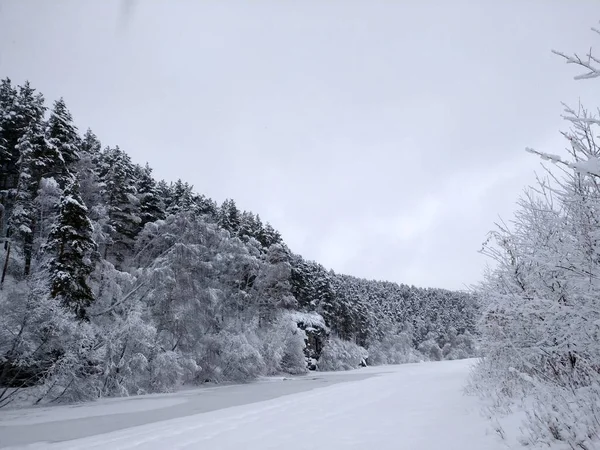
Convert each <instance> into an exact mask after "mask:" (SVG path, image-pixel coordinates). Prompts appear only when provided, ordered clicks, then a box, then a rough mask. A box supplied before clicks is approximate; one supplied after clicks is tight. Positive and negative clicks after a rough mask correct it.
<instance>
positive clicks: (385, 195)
mask: <svg viewBox="0 0 600 450" xmlns="http://www.w3.org/2000/svg"><path fill="white" fill-rule="evenodd" d="M596 12H597V6H596V5H595V3H594V2H591V1H590V2H576V3H575V2H559V1H542V0H537V1H530V2H522V1H517V0H513V1H507V2H492V1H481V2H471V1H463V2H444V1H441V0H440V1H429V2H427V1H426V2H420V1H419V2H417V1H414V2H387V1H369V2H364V1H363V2H358V1H343V2H342V1H332V2H317V1H304V2H276V1H260V2H246V3H242V2H239V3H233V2H217V1H213V2H210V1H205V2H197V3H194V2H170V1H166V0H165V1H153V2H121V1H116V0H114V1H102V2H100V1H97V2H81V1H76V0H72V1H66V0H65V1H61V2H47V1H42V0H39V1H33V0H28V1H18V0H4V1H3V2H2V9H0V76H9V77H11V78H13V80H14V81H15V82H22V81H23V80H24V79H26V78H27V79H30V80H31V82H32V83H33V84H34V85H35V86H36V87H38V88H39V89H40V90H41V91H42V92H44V93H45V94H46V95H47V96H48V97H49V99H54V98H57V97H59V96H64V97H65V99H66V101H67V103H68V105H69V107H70V108H71V110H72V112H73V114H74V116H75V117H76V121H77V123H78V124H79V125H80V127H82V128H85V127H87V126H90V127H92V128H93V129H94V131H95V132H96V133H97V134H98V135H99V136H100V137H101V138H102V139H103V142H104V144H107V145H115V144H119V145H120V146H121V147H122V148H123V149H125V150H126V151H127V152H129V153H130V154H131V155H132V157H133V159H134V160H135V161H138V162H144V161H148V162H150V164H151V165H152V166H153V167H154V168H155V173H156V175H157V176H158V177H161V178H165V179H168V180H174V179H176V178H178V177H181V178H182V179H184V180H187V181H189V182H190V183H192V184H194V185H195V187H196V188H197V189H198V190H199V191H200V192H202V193H205V194H207V195H209V196H211V197H213V198H215V199H216V200H218V201H222V200H223V199H225V198H227V197H232V198H234V199H236V201H237V202H238V205H239V206H240V207H241V208H243V209H250V210H253V211H255V212H258V213H259V214H260V215H261V216H262V217H263V218H264V219H266V220H269V221H271V222H272V223H273V225H274V226H275V227H276V228H278V229H279V230H280V231H281V232H282V233H283V235H284V237H285V238H286V240H287V241H288V243H289V244H290V246H291V247H292V249H294V250H295V251H297V252H299V253H301V254H303V255H304V256H305V257H307V258H310V259H316V260H318V261H320V262H322V263H323V264H324V265H326V266H328V267H331V268H333V269H335V270H336V271H342V272H347V273H351V274H354V275H358V276H366V277H373V278H378V279H390V280H394V281H399V282H405V283H409V284H417V285H427V286H440V287H449V288H457V287H462V286H464V285H465V284H468V283H473V282H475V281H476V280H477V279H478V278H479V277H480V275H481V271H482V267H483V264H484V263H485V260H484V259H483V257H481V256H480V255H478V254H477V250H478V249H479V247H480V244H481V242H482V241H483V240H484V238H485V234H486V232H487V231H488V230H489V229H490V228H491V227H492V226H493V221H494V220H496V218H497V216H498V214H500V215H502V216H504V217H510V214H511V212H512V211H513V209H514V204H515V201H516V196H517V195H518V194H519V192H520V190H521V189H522V187H523V186H524V185H525V184H527V183H531V182H532V181H533V176H532V171H533V170H534V169H536V168H537V167H538V161H537V160H536V159H535V158H534V157H533V156H531V155H528V154H525V153H524V152H523V148H524V147H525V146H537V147H538V148H543V149H546V150H548V151H551V152H553V153H558V152H560V149H562V148H563V147H564V144H563V142H562V140H561V138H560V136H559V134H558V131H559V129H560V128H564V127H565V124H563V123H562V122H561V120H560V117H559V114H560V112H561V108H560V101H567V102H571V103H574V102H576V101H577V100H578V99H579V98H580V97H581V98H583V99H584V100H585V99H591V98H592V94H594V93H596V91H595V87H594V84H593V83H582V82H580V83H576V82H574V81H572V76H573V75H574V72H573V70H572V68H570V67H567V66H565V65H563V63H562V62H561V61H560V60H559V59H558V58H557V57H555V56H552V55H551V53H550V49H552V48H559V49H564V50H567V51H570V50H581V51H585V50H586V49H587V48H588V47H589V45H590V44H591V43H593V40H594V39H595V38H594V35H593V34H592V33H591V32H589V31H588V30H589V27H590V26H592V25H594V22H595V21H596V16H595V15H594V14H595V13H596Z"/></svg>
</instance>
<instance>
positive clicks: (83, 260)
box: [44, 179, 97, 319]
mask: <svg viewBox="0 0 600 450" xmlns="http://www.w3.org/2000/svg"><path fill="white" fill-rule="evenodd" d="M92 231H93V230H92V224H91V222H90V220H89V218H88V216H87V208H86V207H85V205H84V204H83V200H82V199H81V196H80V195H79V189H78V183H77V181H76V180H75V179H71V180H70V181H69V182H68V183H67V185H66V186H65V189H64V192H63V195H62V197H61V200H60V211H59V215H58V219H57V223H56V225H55V226H54V227H53V229H52V231H51V232H50V235H49V237H48V242H47V244H46V246H45V249H44V250H45V253H46V254H48V255H49V256H50V260H49V262H48V271H49V274H50V284H51V287H50V294H51V296H52V297H54V298H58V299H60V301H61V303H62V304H63V305H64V306H65V307H67V308H69V309H70V310H72V311H73V312H74V313H75V314H76V316H77V317H78V318H79V319H86V317H87V314H86V309H87V308H88V307H89V306H90V305H91V304H92V302H93V301H94V295H93V293H92V290H91V289H90V286H89V284H88V278H89V276H90V275H91V273H92V271H93V270H94V264H95V262H94V261H95V259H96V251H97V245H96V243H95V242H94V240H93V239H92Z"/></svg>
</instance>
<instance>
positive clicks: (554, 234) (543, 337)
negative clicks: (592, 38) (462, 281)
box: [472, 55, 600, 450]
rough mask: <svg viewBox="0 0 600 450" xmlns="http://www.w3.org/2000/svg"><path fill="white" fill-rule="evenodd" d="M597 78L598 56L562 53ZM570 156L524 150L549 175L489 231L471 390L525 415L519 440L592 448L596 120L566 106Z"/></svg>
mask: <svg viewBox="0 0 600 450" xmlns="http://www.w3.org/2000/svg"><path fill="white" fill-rule="evenodd" d="M563 56H564V57H565V58H566V59H567V61H568V62H570V63H574V64H579V65H581V66H583V67H584V69H585V73H584V74H582V75H581V77H580V78H582V79H589V78H596V77H598V76H600V67H598V65H597V63H598V60H597V58H594V57H593V56H591V55H590V56H589V57H588V58H583V59H580V58H579V57H578V56H573V57H570V56H566V55H563ZM564 117H565V118H566V119H567V120H568V122H569V123H570V124H571V129H570V130H569V131H568V132H565V133H564V136H565V137H566V138H567V140H568V145H569V156H568V158H567V159H563V157H561V156H557V155H554V154H551V153H545V152H539V151H536V150H531V149H530V150H529V151H530V152H531V153H534V154H538V155H540V156H541V157H542V158H543V159H544V160H549V161H552V162H553V163H555V164H557V165H558V166H559V167H561V168H562V169H563V170H562V171H561V172H560V173H559V174H557V173H555V172H553V171H550V170H548V173H547V177H546V178H538V182H537V184H536V186H535V187H534V188H531V189H529V190H528V191H526V192H525V193H524V195H523V196H522V198H521V199H520V201H519V209H518V210H517V212H516V213H515V219H514V220H513V221H512V223H511V224H510V226H509V225H506V224H504V223H501V224H499V225H498V227H497V230H495V231H493V232H492V233H490V237H489V239H488V241H487V242H486V243H485V245H484V253H486V254H487V255H488V256H490V257H491V258H493V259H494V260H495V262H496V264H495V268H494V270H491V271H489V272H488V273H487V274H486V276H485V279H484V281H483V283H482V284H481V285H480V287H479V298H480V299H481V303H482V307H483V308H482V309H483V320H482V322H481V333H482V350H483V351H484V354H485V360H483V361H482V363H480V364H479V366H478V367H477V370H476V372H475V374H474V376H473V381H472V385H474V386H476V387H478V388H479V389H478V392H481V393H483V395H484V397H486V398H491V399H492V400H493V402H492V406H495V407H496V408H495V409H496V411H498V414H500V413H502V412H503V409H505V407H506V405H508V406H510V407H511V408H513V409H519V410H521V412H524V413H525V414H526V417H527V420H526V422H525V425H526V426H525V427H524V428H523V436H522V439H521V440H522V442H523V443H525V444H528V445H530V446H531V447H534V446H538V445H540V446H546V447H548V446H552V447H554V446H555V445H557V444H558V445H560V447H557V448H571V449H575V448H577V449H584V450H586V449H587V450H589V449H593V448H597V447H598V443H599V441H600V345H598V343H599V339H600V330H599V324H600V283H598V280H599V279H600V258H599V255H600V251H599V250H598V249H599V242H600V241H599V237H600V184H599V182H598V181H599V180H600V159H599V155H600V147H599V146H598V142H597V136H598V132H599V130H598V127H599V126H600V120H599V118H598V116H597V115H596V114H594V113H590V112H588V111H587V110H585V109H584V108H582V107H579V108H578V109H572V108H568V107H566V108H565V116H564Z"/></svg>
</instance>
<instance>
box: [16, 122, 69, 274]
mask: <svg viewBox="0 0 600 450" xmlns="http://www.w3.org/2000/svg"><path fill="white" fill-rule="evenodd" d="M17 149H18V150H19V153H20V158H19V164H18V165H19V182H18V185H17V194H16V198H15V205H14V208H13V211H12V214H11V217H10V219H9V233H11V234H12V238H13V239H14V240H15V241H16V242H20V243H21V246H22V250H23V255H24V268H23V273H24V275H25V276H28V275H29V273H30V271H31V260H32V257H33V241H34V233H35V222H36V217H37V211H36V207H35V203H34V200H35V198H36V196H37V192H38V189H39V187H40V182H41V180H42V178H43V177H44V175H47V174H51V171H52V170H53V169H52V168H53V167H55V166H56V160H57V158H58V156H57V155H56V154H55V153H53V151H52V149H51V147H50V146H49V144H48V141H47V139H46V136H45V133H44V130H43V129H42V126H41V123H39V122H32V124H31V125H30V127H29V129H28V130H27V132H26V133H25V134H24V135H23V137H22V138H21V139H20V140H19V142H18V144H17Z"/></svg>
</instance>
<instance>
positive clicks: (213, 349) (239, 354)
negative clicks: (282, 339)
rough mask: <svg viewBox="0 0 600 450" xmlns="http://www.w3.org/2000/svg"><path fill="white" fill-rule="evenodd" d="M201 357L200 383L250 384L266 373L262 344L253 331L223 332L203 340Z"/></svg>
mask: <svg viewBox="0 0 600 450" xmlns="http://www.w3.org/2000/svg"><path fill="white" fill-rule="evenodd" d="M203 344H204V351H203V354H202V355H201V356H200V357H199V364H200V367H201V370H200V372H199V375H198V376H199V377H200V381H201V382H202V381H217V382H222V381H238V382H242V381H248V380H251V379H253V378H256V377H257V376H259V375H262V374H263V373H264V372H265V362H264V360H263V358H262V355H261V354H260V352H259V351H258V348H259V341H258V339H257V338H256V335H255V334H254V333H253V332H252V331H250V332H247V333H232V332H231V331H222V332H221V333H219V334H215V335H211V336H207V337H206V338H205V339H204V340H203Z"/></svg>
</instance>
